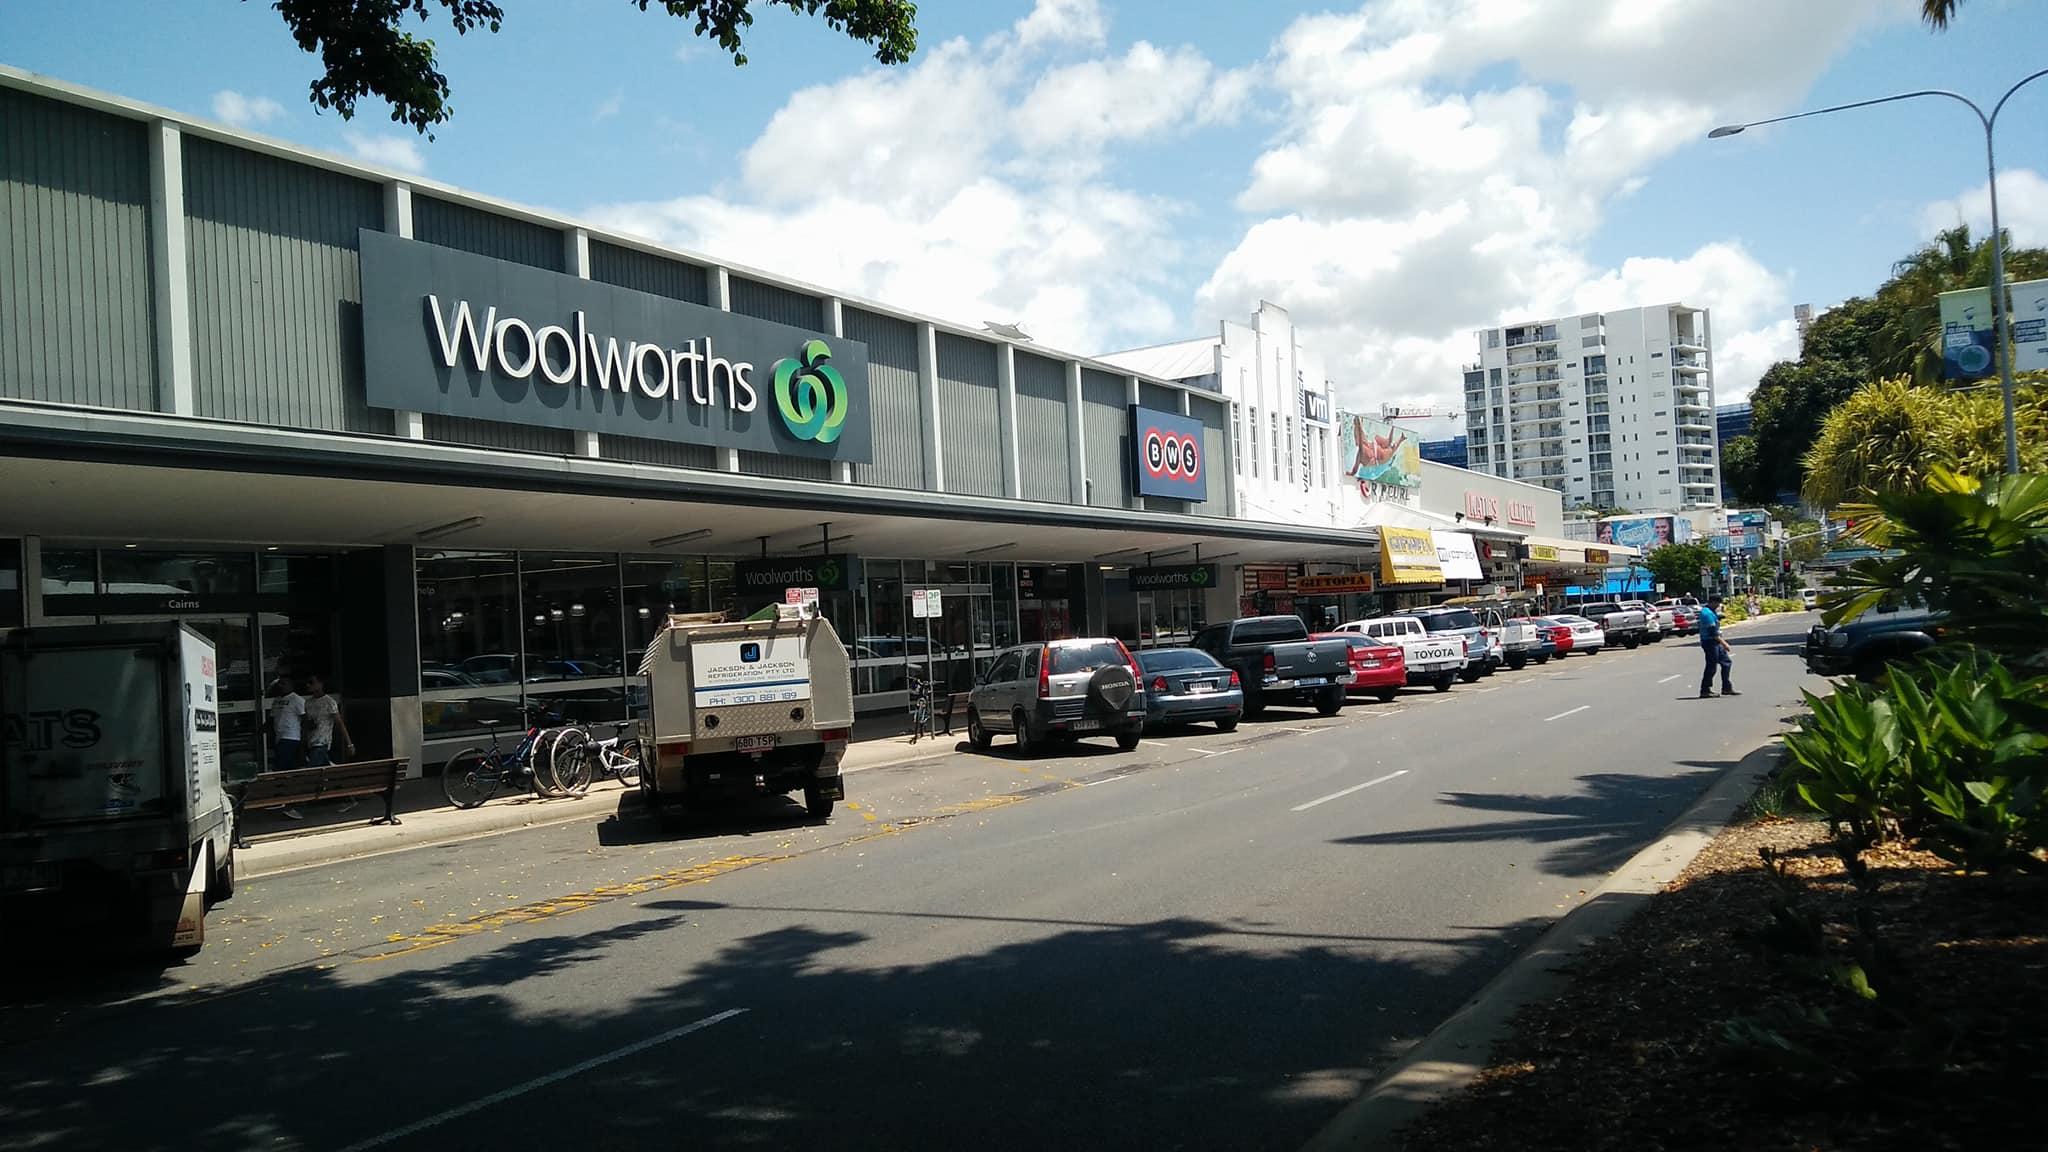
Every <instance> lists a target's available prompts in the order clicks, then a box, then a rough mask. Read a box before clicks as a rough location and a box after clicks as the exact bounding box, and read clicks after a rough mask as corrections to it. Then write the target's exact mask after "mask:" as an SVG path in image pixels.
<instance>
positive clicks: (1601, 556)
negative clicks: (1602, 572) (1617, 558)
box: [1586, 548, 1614, 564]
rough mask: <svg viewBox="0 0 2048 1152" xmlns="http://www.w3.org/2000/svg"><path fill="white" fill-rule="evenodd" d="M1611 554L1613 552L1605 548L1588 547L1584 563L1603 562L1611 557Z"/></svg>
mask: <svg viewBox="0 0 2048 1152" xmlns="http://www.w3.org/2000/svg"><path fill="white" fill-rule="evenodd" d="M1613 555H1614V554H1613V553H1611V552H1609V551H1608V550H1607V549H1605V548H1588V549H1586V563H1588V564H1605V563H1607V562H1608V561H1609V560H1610V559H1612V558H1613Z"/></svg>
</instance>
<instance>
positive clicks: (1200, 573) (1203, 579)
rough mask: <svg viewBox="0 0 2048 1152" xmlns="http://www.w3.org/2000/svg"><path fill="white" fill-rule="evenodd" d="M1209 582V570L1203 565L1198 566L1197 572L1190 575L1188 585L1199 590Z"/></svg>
mask: <svg viewBox="0 0 2048 1152" xmlns="http://www.w3.org/2000/svg"><path fill="white" fill-rule="evenodd" d="M1208 582H1209V570H1208V569H1207V568H1205V567H1202V566H1201V565H1196V567H1195V570H1194V571H1193V572H1190V573H1188V583H1190V584H1193V585H1194V586H1196V587H1197V588H1199V587H1201V586H1202V585H1204V584H1207V583H1208Z"/></svg>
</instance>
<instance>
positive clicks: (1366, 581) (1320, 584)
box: [1295, 572, 1377, 596]
mask: <svg viewBox="0 0 2048 1152" xmlns="http://www.w3.org/2000/svg"><path fill="white" fill-rule="evenodd" d="M1376 586H1377V581H1375V580H1374V579H1373V574H1372V573H1370V572H1332V573H1328V574H1326V575H1321V576H1303V577H1301V578H1300V579H1299V580H1297V581H1295V590H1296V591H1298V592H1300V593H1301V594H1302V595H1304V596H1342V595H1349V594H1352V593H1358V592H1371V591H1373V590H1374V588H1375V587H1376Z"/></svg>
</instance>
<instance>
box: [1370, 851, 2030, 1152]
mask: <svg viewBox="0 0 2048 1152" xmlns="http://www.w3.org/2000/svg"><path fill="white" fill-rule="evenodd" d="M1760 850H1768V851H1769V852H1771V853H1774V854H1776V858H1777V860H1778V864H1777V866H1776V868H1775V869H1772V868H1767V867H1766V864H1765V861H1764V859H1763V858H1762V857H1761V856H1760V854H1759V853H1760ZM1861 859H1862V861H1863V862H1864V863H1865V864H1866V865H1867V866H1868V872H1867V875H1866V878H1865V880H1864V882H1863V884H1862V885H1861V886H1860V892H1859V885H1858V884H1857V883H1855V882H1854V881H1853V880H1852V879H1851V877H1850V875H1849V873H1848V871H1847V869H1846V868H1845V866H1844V862H1843V860H1842V859H1841V858H1840V856H1839V855H1838V854H1837V853H1836V851H1835V849H1834V847H1833V846H1832V844H1831V842H1830V840H1829V838H1828V835H1827V828H1826V826H1825V825H1824V824H1822V823H1819V822H1816V821H1810V820H1791V819H1784V818H1767V819H1763V820H1759V821H1756V822H1752V823H1746V824H1738V825H1735V826H1732V827H1730V828H1729V829H1728V830H1727V831H1725V832H1724V833H1722V834H1721V836H1720V837H1719V838H1718V839H1716V840H1715V841H1714V842H1713V844H1711V845H1710V846H1709V847H1708V848H1707V849H1706V851H1704V852H1703V853H1702V854H1701V855H1700V856H1699V858H1698V859H1696V860H1695V861H1694V862H1693V864H1692V865H1691V867H1689V868H1688V869H1686V871H1685V873H1684V874H1683V875H1682V876H1680V878H1679V879H1678V880H1677V881H1676V882H1674V883H1673V884H1672V885H1671V886H1670V887H1669V888H1668V889H1666V890H1665V891H1664V892H1663V893H1660V894H1659V895H1657V896H1656V897H1654V898H1653V899H1652V900H1651V901H1650V903H1649V904H1648V905H1647V906H1646V907H1645V909H1644V910H1643V912H1642V913H1641V914H1640V915H1638V916H1637V917H1635V918H1634V919H1633V920H1631V921H1630V922H1629V923H1628V924H1627V925H1625V926H1624V927H1623V928H1622V930H1621V931H1620V932H1619V933H1617V934H1616V935H1615V936H1613V937H1612V938H1610V939H1608V940H1606V941H1603V942H1601V943H1599V944H1597V945H1595V946H1593V947H1592V948H1590V949H1588V950H1587V951H1586V953H1584V954H1583V955H1582V956H1581V957H1579V958H1578V960H1577V961H1576V962H1575V963H1574V964H1573V967H1572V971H1573V979H1572V981H1571V984H1570V986H1569V988H1568V990H1567V991H1566V992H1565V994H1564V995H1563V996H1561V997H1560V998H1559V999H1557V1000H1555V1001H1552V1002H1549V1003H1544V1004H1539V1005H1532V1006H1531V1007H1529V1008H1527V1009H1524V1010H1523V1011H1522V1012H1521V1013H1520V1014H1519V1015H1518V1016H1517V1017H1516V1019H1515V1021H1514V1024H1513V1026H1512V1028H1511V1031H1510V1035H1509V1036H1508V1037H1507V1038H1506V1039H1505V1040H1504V1041H1503V1042H1502V1043H1501V1044H1500V1046H1499V1047H1498V1048H1497V1050H1496V1051H1495V1052H1494V1054H1493V1063H1492V1065H1491V1067H1489V1068H1488V1069H1487V1070H1486V1072H1485V1073H1484V1074H1483V1075H1482V1076H1481V1077H1480V1079H1479V1080H1478V1082H1476V1083H1475V1084H1474V1085H1472V1086H1471V1087H1470V1088H1468V1089H1467V1090H1466V1091H1464V1092H1463V1093H1461V1094H1459V1095H1458V1096H1455V1097H1453V1098H1451V1099H1449V1100H1447V1101H1445V1102H1444V1103H1442V1104H1440V1105H1439V1106H1437V1107H1436V1108H1435V1109H1434V1110H1432V1111H1431V1112H1429V1113H1428V1114H1426V1115H1425V1116H1424V1117H1423V1118H1422V1120H1421V1121H1419V1122H1418V1123H1417V1124H1416V1125H1415V1126H1414V1127H1412V1128H1411V1129H1410V1130H1409V1131H1408V1132H1407V1133H1406V1137H1407V1139H1406V1143H1405V1145H1404V1146H1405V1147H1406V1148H1408V1149H1410V1150H1412V1152H1425V1150H1429V1152H1435V1150H1450V1149H1460V1150H1463V1149H1490V1148H1499V1149H1516V1150H1535V1149H1573V1150H1605V1149H1613V1150H1623V1149H1626V1150H1628V1152H1645V1150H1650V1149H1732V1148H1748V1149H1802V1150H1804V1149H1828V1150H1835V1149H1840V1150H1858V1152H1860V1150H1865V1149H1986V1148H2023V1147H2043V1146H2044V1144H2048V1135H2044V1125H2043V1121H2042V1118H2041V1116H2042V1112H2041V1101H2042V1099H2043V1096H2044V1093H2048V934H2044V933H2048V925H2044V921H2043V915H2044V912H2048V877H2044V876H2042V875H2040V874H2015V873H2007V874H2003V875H1995V876H1991V875H1984V874H1981V873H1977V874H1967V873H1963V872H1961V871H1959V870H1957V869H1956V868H1955V867H1954V866H1953V865H1950V864H1947V863H1945V862H1944V861H1942V860H1941V859H1939V858H1937V857H1935V856H1932V855H1929V854H1926V853H1923V852H1919V851H1916V850H1912V849H1909V848H1905V847H1902V846H1899V845H1896V844H1893V845H1886V846H1882V847H1879V848H1876V849H1873V850H1871V851H1869V852H1866V853H1865V854H1864V855H1863V856H1862V857H1861ZM1872 994H1874V995H1872Z"/></svg>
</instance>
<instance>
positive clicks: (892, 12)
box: [271, 0, 917, 134]
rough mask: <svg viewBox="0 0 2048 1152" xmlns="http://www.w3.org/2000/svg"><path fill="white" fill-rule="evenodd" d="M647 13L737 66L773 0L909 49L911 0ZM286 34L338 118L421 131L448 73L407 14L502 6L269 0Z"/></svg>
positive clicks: (652, 0)
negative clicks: (363, 108)
mask: <svg viewBox="0 0 2048 1152" xmlns="http://www.w3.org/2000/svg"><path fill="white" fill-rule="evenodd" d="M627 2H628V3H631V4H633V5H635V6H636V7H638V8H639V9H640V10H641V11H643V12H645V11H646V10H647V9H648V8H649V7H650V6H658V7H660V8H661V9H662V10H663V11H665V12H667V13H668V14H669V15H671V16H677V17H681V18H684V19H693V20H695V22H696V32H697V35H699V36H708V37H710V38H711V39H713V40H716V41H717V42H718V44H719V46H720V47H722V48H724V49H725V50H726V51H727V52H729V53H731V54H732V59H733V63H735V64H745V63H746V62H747V56H746V53H745V52H743V51H742V50H741V42H742V34H743V32H744V30H745V29H748V28H751V27H752V26H753V23H754V14H753V12H752V11H750V8H761V7H780V8H787V9H789V10H790V11H792V12H798V13H802V14H803V15H805V16H813V17H817V18H819V19H822V20H824V21H825V23H826V24H827V25H828V26H829V27H831V28H832V29H833V30H834V31H836V32H843V33H845V34H846V35H847V36H850V37H852V38H853V39H855V40H858V41H860V42H861V43H864V44H869V45H872V46H873V47H874V49H875V59H877V60H879V61H881V62H882V63H884V64H900V63H902V62H903V61H905V60H908V59H910V57H911V55H912V54H913V53H915V52H916V51H917V26H916V19H917V5H916V4H913V3H911V2H910V0H627ZM271 7H272V8H275V9H276V10H277V13H278V15H280V16H282V17H283V18H284V22H285V25H286V26H287V27H288V28H290V29H291V34H292V39H293V40H295V41H297V43H298V45H299V47H300V48H301V49H303V50H305V51H307V52H318V53H319V54H320V67H321V74H320V77H319V79H317V80H315V81H313V83H312V85H311V98H312V101H313V103H314V104H315V105H317V106H319V107H321V108H332V109H334V110H335V111H336V112H338V113H340V114H341V118H342V119H344V120H347V119H350V118H351V117H353V116H354V115H355V111H356V101H358V100H360V99H362V98H364V97H368V96H374V97H378V98H380V99H382V100H383V101H384V102H385V103H387V104H389V105H390V106H391V118H392V119H393V120H395V121H397V122H399V123H401V124H409V125H411V126H412V127H413V129H414V130H415V131H418V132H420V133H423V134H427V133H428V130H429V129H430V128H432V127H433V126H434V125H436V124H441V123H445V122H446V121H447V120H448V118H449V116H450V115H452V114H453V112H452V109H450V107H449V105H448V78H447V77H446V76H444V75H442V74H441V72H440V70H439V68H438V67H437V62H436V60H435V57H434V42H433V41H432V40H431V39H426V38H423V37H417V36H414V35H413V34H412V33H410V32H407V31H406V30H405V25H406V24H407V22H408V21H409V20H418V21H421V22H427V21H430V20H431V19H432V18H433V16H434V14H435V11H436V10H437V9H438V10H439V11H440V13H441V14H442V15H443V16H444V17H445V18H446V19H447V21H448V23H449V26H450V27H452V28H454V29H455V32H456V34H457V35H462V34H465V33H467V32H469V31H470V30H472V29H476V28H484V29H488V30H489V31H492V32H496V31H498V30H499V28H500V27H502V26H503V24H504V20H505V13H504V10H503V9H501V8H499V7H498V5H497V4H495V3H492V2H491V0H272V2H271Z"/></svg>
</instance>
